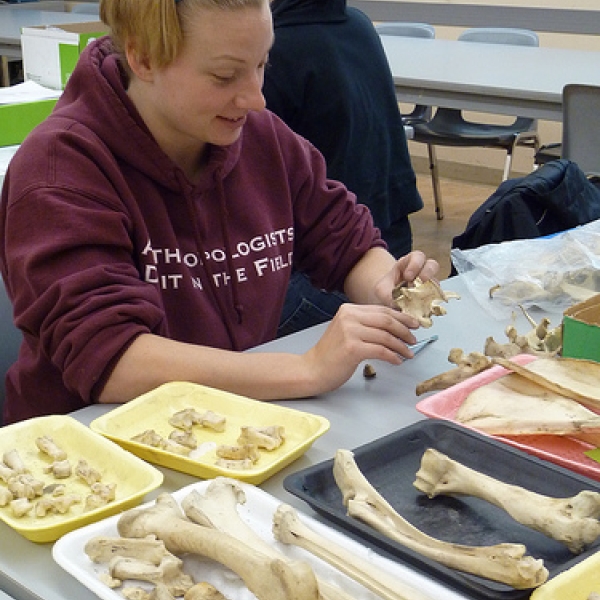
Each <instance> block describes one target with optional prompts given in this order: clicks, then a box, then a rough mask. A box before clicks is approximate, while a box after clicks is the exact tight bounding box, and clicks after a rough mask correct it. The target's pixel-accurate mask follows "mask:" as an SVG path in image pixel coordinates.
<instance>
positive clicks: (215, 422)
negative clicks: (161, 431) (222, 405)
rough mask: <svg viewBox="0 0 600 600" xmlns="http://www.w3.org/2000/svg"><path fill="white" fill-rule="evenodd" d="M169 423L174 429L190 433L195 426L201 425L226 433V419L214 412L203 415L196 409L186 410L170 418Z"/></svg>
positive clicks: (210, 411)
mask: <svg viewBox="0 0 600 600" xmlns="http://www.w3.org/2000/svg"><path fill="white" fill-rule="evenodd" d="M169 423H170V424H171V425H172V426H173V427H176V428H177V429H183V430H184V431H190V430H191V429H192V427H193V426H194V425H200V426H201V427H207V428H208V429H212V430H214V431H217V432H222V431H225V424H226V419H225V417H224V416H222V415H218V414H217V413H215V412H213V411H212V410H207V411H205V412H203V413H201V412H199V411H197V410H196V409H195V408H185V409H183V410H180V411H178V412H176V413H175V414H174V415H172V416H171V417H170V418H169Z"/></svg>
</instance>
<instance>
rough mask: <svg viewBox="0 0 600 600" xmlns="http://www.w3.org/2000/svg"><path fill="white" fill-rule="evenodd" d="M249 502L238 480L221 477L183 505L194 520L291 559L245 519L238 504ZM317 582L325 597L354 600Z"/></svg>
mask: <svg viewBox="0 0 600 600" xmlns="http://www.w3.org/2000/svg"><path fill="white" fill-rule="evenodd" d="M245 502H246V494H245V493H244V490H243V489H242V488H241V486H240V485H239V483H238V482H237V481H235V480H234V479H229V478H227V477H217V478H215V479H214V480H213V481H212V482H211V483H210V484H209V485H208V487H207V488H206V490H205V492H204V494H200V493H199V492H198V491H197V490H193V491H192V492H190V493H189V494H188V495H187V496H186V497H185V498H184V499H183V501H182V503H181V506H182V508H183V511H184V512H185V515H186V517H188V519H190V520H191V521H193V522H194V523H198V524H199V525H203V526H205V527H212V528H213V529H216V530H218V531H223V532H225V533H228V534H229V535H231V536H232V537H234V538H236V539H238V540H239V541H240V542H243V543H244V544H246V545H247V546H249V547H250V548H254V549H255V550H256V551H257V552H260V553H262V554H264V555H265V556H268V557H270V558H279V559H281V560H289V559H288V558H287V557H285V556H284V555H283V554H282V553H280V552H279V551H278V550H277V549H276V548H274V547H273V546H271V545H269V544H268V543H267V542H266V541H265V540H263V539H262V538H261V537H260V536H259V535H258V534H257V533H256V532H255V531H254V530H253V529H252V528H251V527H250V526H249V525H247V524H246V522H245V521H243V520H242V518H241V517H240V515H239V513H238V510H237V506H238V504H245ZM317 585H318V588H319V597H320V598H321V599H322V600H353V598H352V597H351V596H349V595H348V594H346V592H344V591H343V590H341V589H340V588H338V587H337V586H336V585H334V584H331V583H329V582H327V581H325V580H324V579H323V578H321V577H317Z"/></svg>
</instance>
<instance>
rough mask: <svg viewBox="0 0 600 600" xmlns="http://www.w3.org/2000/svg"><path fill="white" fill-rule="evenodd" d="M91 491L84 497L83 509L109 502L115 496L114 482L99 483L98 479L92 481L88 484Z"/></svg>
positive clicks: (98, 506) (115, 487)
mask: <svg viewBox="0 0 600 600" xmlns="http://www.w3.org/2000/svg"><path fill="white" fill-rule="evenodd" d="M90 489H91V491H92V493H91V494H90V495H89V496H87V497H86V499H85V509H84V510H86V511H88V510H93V509H95V508H100V507H101V506H106V505H107V504H108V503H109V502H112V501H113V500H114V499H115V497H116V489H117V484H116V483H100V482H99V481H98V482H96V483H93V484H92V485H91V486H90Z"/></svg>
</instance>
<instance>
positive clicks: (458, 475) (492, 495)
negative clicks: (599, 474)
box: [414, 448, 600, 554]
mask: <svg viewBox="0 0 600 600" xmlns="http://www.w3.org/2000/svg"><path fill="white" fill-rule="evenodd" d="M416 477H417V479H416V481H415V482H414V486H415V487H416V488H417V489H418V490H420V491H421V492H424V493H425V494H427V495H428V496H429V497H430V498H433V497H434V496H436V495H438V494H445V495H452V494H459V495H467V496H475V497H477V498H481V499H482V500H486V501H487V502H490V503H491V504H493V505H495V506H498V507H499V508H502V509H503V510H505V511H506V512H507V513H508V514H509V515H510V516H511V517H512V518H513V519H515V521H518V522H519V523H521V524H522V525H525V526H527V527H530V528H531V529H534V530H536V531H539V532H541V533H543V534H544V535H547V536H548V537H551V538H553V539H555V540H557V541H559V542H561V543H563V544H565V545H566V546H567V548H569V550H570V551H571V552H573V553H574V554H578V553H579V552H581V551H582V550H583V549H584V548H585V547H586V546H588V545H589V544H591V543H592V542H594V540H596V538H597V537H598V536H600V522H599V521H598V518H599V517H600V494H599V493H597V492H592V491H590V490H584V491H582V492H579V493H578V494H577V495H575V496H573V497H572V498H552V497H548V496H544V495H542V494H537V493H536V492H532V491H531V490H527V489H525V488H522V487H519V486H516V485H511V484H508V483H504V482H503V481H499V480H497V479H494V478H493V477H490V476H489V475H485V474H483V473H480V472H478V471H475V470H473V469H471V468H469V467H467V466H465V465H463V464H461V463H459V462H457V461H455V460H452V459H451V458H450V457H448V456H446V455H445V454H442V453H441V452H438V451H437V450H434V449H433V448H429V449H428V450H426V451H425V453H424V454H423V457H422V459H421V468H420V469H419V471H418V472H417V476H416Z"/></svg>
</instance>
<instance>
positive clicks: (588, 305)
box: [562, 294, 600, 362]
mask: <svg viewBox="0 0 600 600" xmlns="http://www.w3.org/2000/svg"><path fill="white" fill-rule="evenodd" d="M562 355H563V356H566V357H569V358H587V359H588V360H595V361H596V362H600V294H596V295H594V296H592V297H591V298H588V299H587V300H585V301H584V302H579V303H578V304H574V305H573V306H571V307H570V308H568V309H567V310H566V311H565V312H564V316H563V350H562Z"/></svg>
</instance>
